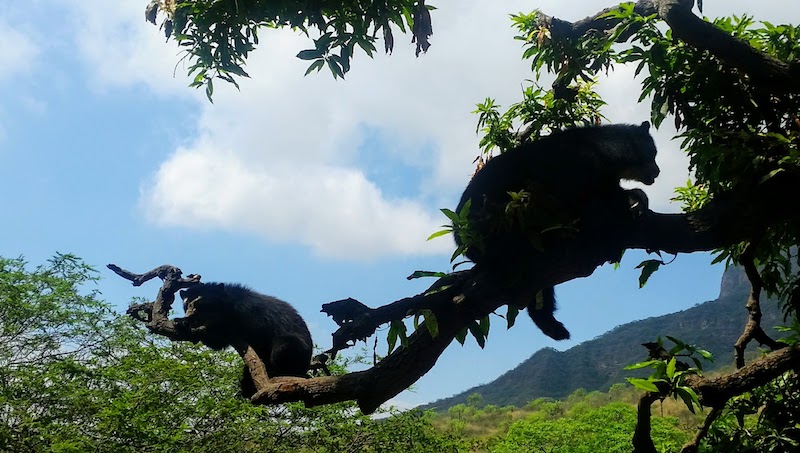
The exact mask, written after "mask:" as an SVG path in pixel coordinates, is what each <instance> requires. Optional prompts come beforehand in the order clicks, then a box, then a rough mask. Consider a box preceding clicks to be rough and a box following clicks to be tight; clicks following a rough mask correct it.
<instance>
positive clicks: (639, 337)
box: [423, 268, 782, 410]
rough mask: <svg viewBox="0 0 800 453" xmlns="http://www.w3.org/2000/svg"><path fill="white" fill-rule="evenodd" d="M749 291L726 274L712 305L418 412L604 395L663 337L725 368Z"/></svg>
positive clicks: (553, 353)
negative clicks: (474, 402)
mask: <svg viewBox="0 0 800 453" xmlns="http://www.w3.org/2000/svg"><path fill="white" fill-rule="evenodd" d="M749 290H750V287H749V283H748V282H747V280H746V278H745V276H744V272H743V271H742V270H741V269H740V268H730V269H728V270H727V271H726V272H725V274H724V275H723V278H722V285H721V290H720V297H719V298H718V299H717V300H714V301H709V302H705V303H702V304H699V305H697V306H695V307H693V308H690V309H688V310H684V311H681V312H677V313H672V314H669V315H665V316H659V317H654V318H648V319H643V320H641V321H636V322H632V323H628V324H624V325H621V326H619V327H616V328H615V329H613V330H611V331H610V332H608V333H605V334H603V335H601V336H599V337H597V338H595V339H593V340H590V341H587V342H585V343H581V344H579V345H577V346H575V347H573V348H570V349H568V350H566V351H563V352H561V351H557V350H555V349H552V348H545V349H541V350H539V351H537V352H536V353H535V354H533V356H531V357H530V358H529V359H528V360H526V361H524V362H522V363H521V364H520V365H519V366H517V367H516V368H514V369H513V370H511V371H509V372H507V373H505V374H503V375H502V376H500V377H499V378H497V379H496V380H494V381H492V382H490V383H488V384H484V385H481V386H478V387H474V388H471V389H469V390H467V391H465V392H463V393H460V394H458V395H455V396H452V397H450V398H445V399H442V400H438V401H435V402H433V403H431V404H428V405H425V406H423V408H425V409H430V408H435V409H436V410H446V409H447V408H449V407H451V406H453V405H456V404H459V403H465V402H466V400H467V396H468V395H470V394H472V393H480V394H481V396H483V399H484V401H485V402H486V403H487V404H495V405H499V406H505V405H514V406H522V405H524V404H526V403H528V402H530V401H532V400H534V399H536V398H540V397H551V398H563V397H566V396H567V395H569V394H570V393H572V392H573V391H574V390H576V389H578V388H584V389H586V390H600V391H606V390H608V388H609V387H610V386H611V385H613V384H615V383H618V382H624V379H625V377H626V376H631V375H633V374H632V372H630V371H624V370H623V368H624V367H625V366H626V365H629V364H630V363H632V362H635V361H637V360H638V359H644V358H645V356H646V353H647V351H646V350H645V349H644V348H643V347H642V343H644V342H648V341H653V340H654V339H655V338H657V337H659V336H661V337H664V336H665V335H670V336H674V337H677V338H680V339H681V340H683V341H685V342H687V343H692V344H696V345H698V346H702V347H703V348H704V349H707V350H708V351H710V352H711V353H713V354H714V357H715V358H716V361H715V362H714V363H710V364H707V365H705V369H706V371H713V370H714V369H716V368H720V367H726V366H730V365H731V364H732V363H733V344H734V342H735V341H736V339H737V338H738V336H739V335H740V334H741V332H742V329H743V328H744V325H745V322H746V321H747V312H746V311H745V308H744V304H745V301H746V298H747V294H748V292H749ZM762 308H763V311H764V317H763V320H762V325H763V326H765V328H766V327H768V328H769V329H768V331H770V332H771V333H774V332H772V331H771V328H772V326H775V325H778V324H781V322H782V315H781V313H780V309H779V307H778V306H777V304H776V303H774V302H772V301H769V302H767V303H764V304H763V307H762ZM752 347H753V348H755V346H752Z"/></svg>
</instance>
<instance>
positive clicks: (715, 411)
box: [681, 407, 723, 453]
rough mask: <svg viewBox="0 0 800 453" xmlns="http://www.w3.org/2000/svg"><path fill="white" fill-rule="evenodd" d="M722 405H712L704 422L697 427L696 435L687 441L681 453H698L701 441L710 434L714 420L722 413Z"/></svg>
mask: <svg viewBox="0 0 800 453" xmlns="http://www.w3.org/2000/svg"><path fill="white" fill-rule="evenodd" d="M722 409H723V408H722V407H712V408H711V410H710V411H709V412H708V415H706V418H705V420H703V424H702V425H700V427H699V428H698V429H697V432H695V434H694V437H693V438H692V440H690V441H689V442H687V443H686V445H684V446H683V448H682V449H681V453H697V449H698V448H700V442H701V441H702V440H703V439H704V438H705V437H706V435H707V434H708V430H709V429H710V428H711V425H712V424H713V423H714V420H716V419H717V417H719V416H720V414H722Z"/></svg>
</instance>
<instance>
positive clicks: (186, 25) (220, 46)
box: [146, 0, 433, 100]
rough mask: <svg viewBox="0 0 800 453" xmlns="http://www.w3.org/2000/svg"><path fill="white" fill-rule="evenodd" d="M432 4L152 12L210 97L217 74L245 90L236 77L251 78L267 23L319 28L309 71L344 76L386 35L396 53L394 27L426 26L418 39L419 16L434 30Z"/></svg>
mask: <svg viewBox="0 0 800 453" xmlns="http://www.w3.org/2000/svg"><path fill="white" fill-rule="evenodd" d="M429 9H433V7H431V6H426V5H425V4H424V2H420V1H418V0H370V1H366V2H365V1H358V0H335V1H328V0H308V1H302V2H296V1H274V0H184V1H180V0H152V1H151V3H150V4H149V6H148V8H147V11H146V16H147V19H148V20H150V21H151V22H153V23H156V17H157V14H158V12H159V11H161V12H163V13H165V16H166V18H165V19H164V21H163V23H162V27H163V29H164V32H165V34H166V37H167V39H170V38H172V39H174V40H175V41H176V42H177V43H178V45H179V46H181V47H182V48H183V49H184V50H185V52H186V55H185V58H188V59H189V60H190V62H191V66H189V71H188V72H189V74H190V76H192V77H193V81H192V83H191V86H193V87H198V88H199V87H205V91H206V95H207V97H208V98H209V100H211V97H212V95H213V93H214V83H213V82H214V79H215V78H219V79H222V80H224V81H226V82H229V83H232V84H234V85H235V86H237V87H238V83H237V82H236V77H248V74H247V72H246V71H245V69H244V66H245V61H246V60H247V57H248V55H249V53H250V52H251V51H252V50H254V49H255V47H256V46H257V45H258V44H259V31H260V30H261V29H263V28H267V29H276V28H291V29H292V30H298V31H300V32H302V33H303V34H305V35H306V36H308V37H311V36H312V34H315V33H319V37H318V38H316V39H314V40H313V42H314V47H313V48H312V49H307V50H303V51H301V52H300V53H298V55H297V56H298V58H300V59H303V60H308V61H311V64H310V66H309V68H308V70H307V71H306V74H308V73H310V72H312V71H315V70H316V71H319V70H321V69H322V68H323V67H325V66H327V67H328V69H329V70H330V71H331V73H332V74H333V76H334V77H335V78H339V77H344V75H345V74H346V73H347V72H348V71H349V70H350V64H351V61H352V58H353V56H354V54H355V52H356V49H357V48H358V49H361V50H362V51H363V52H364V53H366V54H367V55H368V56H370V57H372V56H373V55H374V53H375V52H376V47H375V44H376V43H377V41H378V40H379V39H381V38H382V39H383V40H384V49H385V50H386V52H391V50H392V48H393V46H394V38H393V35H392V28H391V27H392V26H396V27H398V28H399V29H400V30H401V32H403V33H406V31H407V30H408V31H413V32H415V36H414V38H415V40H417V41H419V40H420V37H421V36H423V33H425V32H427V31H426V30H427V29H426V30H421V31H419V33H420V35H419V36H418V35H417V34H416V29H415V28H414V27H415V19H416V22H418V24H417V28H419V26H420V25H421V23H422V22H425V21H426V20H427V23H428V29H429V28H430V15H429V13H428V10H429ZM430 33H432V31H431V32H430ZM430 33H427V35H430ZM427 35H425V37H424V43H423V44H424V46H425V49H427V45H429V44H427ZM419 45H422V44H418V46H419Z"/></svg>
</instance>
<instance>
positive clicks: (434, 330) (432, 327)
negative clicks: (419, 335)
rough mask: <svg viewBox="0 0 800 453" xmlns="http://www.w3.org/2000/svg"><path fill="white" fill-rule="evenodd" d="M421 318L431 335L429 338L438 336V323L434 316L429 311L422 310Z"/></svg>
mask: <svg viewBox="0 0 800 453" xmlns="http://www.w3.org/2000/svg"><path fill="white" fill-rule="evenodd" d="M422 312H423V313H422V316H423V318H424V319H425V322H424V325H425V328H426V329H428V333H430V334H431V338H436V337H437V336H439V321H437V320H436V315H434V314H433V312H432V311H430V310H422Z"/></svg>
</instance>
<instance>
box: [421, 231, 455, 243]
mask: <svg viewBox="0 0 800 453" xmlns="http://www.w3.org/2000/svg"><path fill="white" fill-rule="evenodd" d="M452 232H453V230H439V231H437V232H435V233H433V234H431V235H430V236H428V239H427V240H429V241H430V240H431V239H436V238H438V237H442V236H446V235H448V234H450V233H452Z"/></svg>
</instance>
